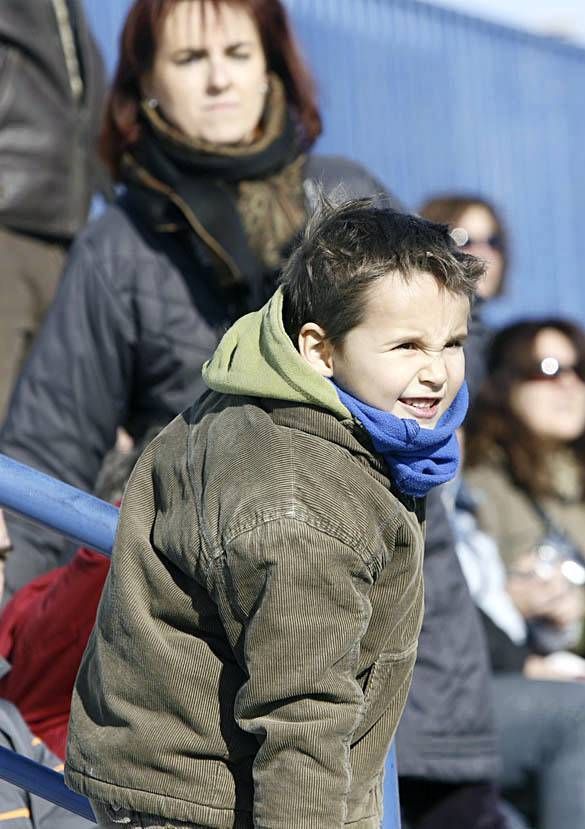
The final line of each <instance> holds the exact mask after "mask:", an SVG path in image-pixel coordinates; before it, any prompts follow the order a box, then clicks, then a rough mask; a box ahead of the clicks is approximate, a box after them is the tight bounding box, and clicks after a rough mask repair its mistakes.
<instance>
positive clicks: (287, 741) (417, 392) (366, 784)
mask: <svg viewBox="0 0 585 829" xmlns="http://www.w3.org/2000/svg"><path fill="white" fill-rule="evenodd" d="M482 271H483V268H482V266H481V265H480V264H479V263H478V261H477V260H476V259H474V258H473V257H471V256H468V255H466V254H464V253H462V252H460V251H459V250H458V249H457V248H456V247H455V245H454V244H453V242H452V240H451V238H450V236H449V234H448V231H447V229H446V227H443V226H440V225H435V224H432V223H430V222H428V221H425V220H422V219H418V218H415V217H413V216H405V215H401V214H399V213H396V212H394V211H391V210H385V209H379V208H375V207H373V206H372V205H371V203H369V202H350V203H347V204H344V205H341V206H340V207H332V206H331V205H328V204H325V205H324V206H323V208H322V209H321V211H320V213H319V214H318V215H317V216H316V217H315V219H314V220H313V221H312V222H311V223H310V224H309V226H308V228H307V230H306V232H305V235H304V239H303V241H302V242H301V243H300V245H299V247H298V249H297V250H296V251H295V253H294V254H293V256H292V257H291V259H290V261H289V263H288V265H287V267H286V268H285V271H284V274H283V279H282V285H281V287H280V288H279V290H278V291H277V292H276V294H275V295H274V296H273V298H272V299H271V300H270V302H269V303H268V304H267V305H266V306H265V307H264V308H263V309H262V310H261V311H259V312H257V313H253V314H249V315H248V316H246V317H244V318H242V319H241V320H240V321H239V322H237V323H236V324H235V325H234V326H233V327H232V328H231V329H230V330H229V331H228V332H227V334H226V335H225V337H224V339H223V340H222V342H221V344H220V346H219V348H218V350H217V351H216V353H215V355H214V357H213V358H212V359H211V360H210V361H209V363H207V364H206V367H205V369H204V377H205V380H206V383H207V385H208V386H209V388H210V392H209V393H208V394H206V395H204V397H203V398H201V399H200V400H199V401H198V402H197V403H195V405H194V406H193V407H192V408H191V409H189V410H187V411H186V412H184V413H183V414H182V415H181V416H180V417H178V418H177V419H175V420H174V421H173V422H172V423H171V424H170V425H169V426H168V427H167V428H166V429H165V430H164V431H163V432H162V433H161V435H160V436H159V437H157V438H156V439H155V441H154V442H153V443H152V444H151V445H150V446H149V447H148V448H147V450H146V451H145V452H144V453H143V455H142V457H141V458H140V460H139V462H138V464H137V466H136V468H135V470H134V472H133V475H132V477H131V479H130V483H129V485H128V489H127V492H126V494H125V497H124V501H123V505H122V514H121V519H120V526H119V531H118V536H117V541H116V547H115V552H114V557H113V561H112V567H111V570H110V574H109V576H108V580H107V582H106V586H105V590H104V594H103V597H102V601H101V604H100V608H99V612H98V619H97V623H96V628H95V630H94V632H93V634H92V637H91V639H90V642H89V645H88V649H87V651H86V653H85V656H84V660H83V663H82V666H81V669H80V672H79V675H78V679H77V684H76V690H75V693H74V698H73V704H72V715H71V722H70V732H69V745H68V758H67V768H66V774H67V782H68V784H69V785H70V786H71V787H72V788H75V789H76V790H78V791H81V792H83V793H85V794H86V795H88V796H89V797H90V798H91V800H92V802H93V804H94V808H95V811H96V814H97V817H98V821H99V822H100V825H101V826H109V827H114V826H117V825H120V824H123V825H126V826H130V827H139V826H148V827H153V829H154V827H176V826H190V827H217V829H223V828H224V827H225V829H228V827H237V828H238V829H239V828H240V827H241V828H242V829H243V827H258V828H259V827H262V829H291V827H294V829H340V827H343V826H346V825H348V824H351V826H352V827H353V829H373V827H378V826H379V825H380V820H381V797H380V788H381V779H382V773H383V767H384V760H385V756H386V752H387V750H388V746H389V744H390V741H391V739H392V736H393V734H394V731H395V729H396V726H397V723H398V720H399V718H400V715H401V712H402V709H403V707H404V703H405V700H406V695H407V692H408V687H409V683H410V679H411V674H412V669H413V665H414V660H415V653H416V643H417V637H418V633H419V629H420V625H421V618H422V609H423V586H422V578H421V570H422V568H421V565H422V552H423V530H422V520H423V512H424V500H423V499H424V494H425V493H426V492H427V491H428V489H429V488H430V487H431V486H433V485H436V484H438V483H442V482H444V481H445V480H447V479H448V478H449V477H452V476H453V475H454V473H455V470H456V466H457V450H456V446H457V444H456V440H455V437H454V435H453V432H454V430H455V428H456V427H457V426H458V425H459V424H460V423H461V420H462V419H463V416H464V413H465V409H466V403H467V398H466V390H465V386H464V385H463V376H464V358H463V350H462V341H463V339H464V337H465V334H466V330H467V318H468V314H469V310H470V298H471V296H472V294H473V290H474V286H475V284H476V281H477V279H478V277H479V276H480V275H481V273H482Z"/></svg>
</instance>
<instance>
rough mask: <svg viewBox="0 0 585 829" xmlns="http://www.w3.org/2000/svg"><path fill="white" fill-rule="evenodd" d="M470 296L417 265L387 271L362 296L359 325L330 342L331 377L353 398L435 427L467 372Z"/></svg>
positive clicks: (422, 424)
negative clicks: (405, 271) (406, 272)
mask: <svg viewBox="0 0 585 829" xmlns="http://www.w3.org/2000/svg"><path fill="white" fill-rule="evenodd" d="M469 310H470V306H469V300H468V299H467V297H465V296H463V295H461V294H453V293H451V292H450V291H447V290H446V289H445V288H443V287H442V286H441V285H439V283H438V282H437V280H436V279H435V277H434V276H433V275H432V274H431V273H427V272H424V271H420V272H418V273H416V274H413V276H412V278H411V279H410V280H409V282H408V283H407V282H405V281H404V280H403V279H402V277H401V276H400V275H398V274H389V275H388V276H387V277H385V278H384V279H383V280H381V281H379V282H377V283H376V284H375V286H374V287H373V288H372V290H371V291H370V293H369V295H368V299H367V305H366V312H365V315H364V319H363V321H362V322H361V323H360V325H358V326H356V327H355V328H352V329H351V331H349V333H348V334H346V336H345V338H344V340H343V342H342V344H341V345H340V346H338V347H335V346H331V347H330V352H329V367H330V369H331V375H332V377H333V378H334V379H335V382H336V383H337V384H338V385H339V386H341V387H342V388H343V389H345V390H346V391H348V392H350V394H352V395H353V396H354V397H358V398H359V399H360V400H362V401H364V402H365V403H368V404H369V405H371V406H375V407H376V408H378V409H383V410H385V411H387V412H391V413H392V414H393V415H396V417H401V418H411V419H414V420H416V421H417V422H418V423H419V424H420V426H422V427H423V428H425V429H433V428H434V427H435V426H436V424H437V422H438V421H439V419H440V418H441V415H443V414H444V413H445V412H446V411H447V409H448V408H449V406H450V405H451V403H452V402H453V400H454V398H455V396H456V394H457V392H458V391H459V389H460V387H461V385H462V383H463V380H464V375H465V358H464V356H463V348H462V346H463V341H464V339H465V337H466V335H467V321H468V317H469Z"/></svg>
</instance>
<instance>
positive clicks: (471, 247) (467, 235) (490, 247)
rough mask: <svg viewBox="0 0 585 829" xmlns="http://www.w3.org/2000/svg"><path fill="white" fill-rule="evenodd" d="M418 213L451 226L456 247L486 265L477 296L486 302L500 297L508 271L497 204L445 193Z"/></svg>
mask: <svg viewBox="0 0 585 829" xmlns="http://www.w3.org/2000/svg"><path fill="white" fill-rule="evenodd" d="M419 212H420V215H421V216H424V218H425V219H430V220H431V221H432V222H440V223H442V224H447V225H450V227H451V232H452V234H453V237H454V239H455V241H456V242H457V244H458V245H460V246H461V247H463V248H464V249H465V251H466V252H467V253H471V254H473V256H478V257H479V258H480V259H484V260H485V261H486V262H487V269H486V272H485V276H484V277H483V279H482V280H481V282H480V283H479V285H478V287H477V295H478V296H479V297H481V299H483V300H486V301H487V300H489V299H493V298H494V297H496V296H499V295H500V294H501V293H502V292H503V289H504V284H505V278H506V271H507V268H508V239H507V234H506V228H505V227H504V223H503V221H502V218H501V217H500V216H499V215H498V211H497V210H496V208H495V207H494V205H493V204H492V203H491V202H489V201H488V200H487V199H484V198H482V197H481V196H474V195H465V194H460V193H445V194H443V195H440V196H434V197H433V198H431V199H429V200H428V201H426V202H425V203H424V204H423V205H422V206H421V207H420V210H419Z"/></svg>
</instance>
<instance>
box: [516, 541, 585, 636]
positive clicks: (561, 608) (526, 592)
mask: <svg viewBox="0 0 585 829" xmlns="http://www.w3.org/2000/svg"><path fill="white" fill-rule="evenodd" d="M506 586H507V590H508V593H509V594H510V597H511V599H512V601H513V602H514V604H515V605H516V607H517V608H518V610H519V611H520V613H521V614H522V616H524V618H525V619H533V618H535V617H542V618H545V619H549V620H550V621H551V622H552V623H553V624H555V625H557V626H558V627H560V628H562V627H568V626H569V625H572V624H575V623H576V622H580V621H581V620H582V619H583V617H584V616H585V590H583V588H582V587H579V586H576V585H574V584H571V582H569V581H568V580H567V579H566V578H565V576H564V575H563V573H562V570H561V564H560V563H559V562H555V563H548V562H547V563H543V562H542V561H541V560H539V558H538V556H536V555H535V554H533V553H529V554H527V555H525V556H523V557H522V558H521V559H519V560H518V561H517V562H516V564H515V565H514V569H513V570H511V571H510V573H509V576H508V581H507V585H506Z"/></svg>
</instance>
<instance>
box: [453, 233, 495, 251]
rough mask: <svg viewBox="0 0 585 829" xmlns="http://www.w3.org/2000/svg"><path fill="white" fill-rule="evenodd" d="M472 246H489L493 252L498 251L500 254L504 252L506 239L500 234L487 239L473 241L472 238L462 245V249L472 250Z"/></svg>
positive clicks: (469, 237)
mask: <svg viewBox="0 0 585 829" xmlns="http://www.w3.org/2000/svg"><path fill="white" fill-rule="evenodd" d="M472 245H487V246H488V247H490V248H491V249H492V250H497V251H499V252H500V253H501V252H502V251H503V250H504V239H503V237H502V236H500V235H499V234H498V233H494V235H493V236H488V238H487V239H473V238H472V237H471V236H468V237H467V240H466V241H465V242H463V244H462V245H461V247H462V248H470V247H471V246H472Z"/></svg>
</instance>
